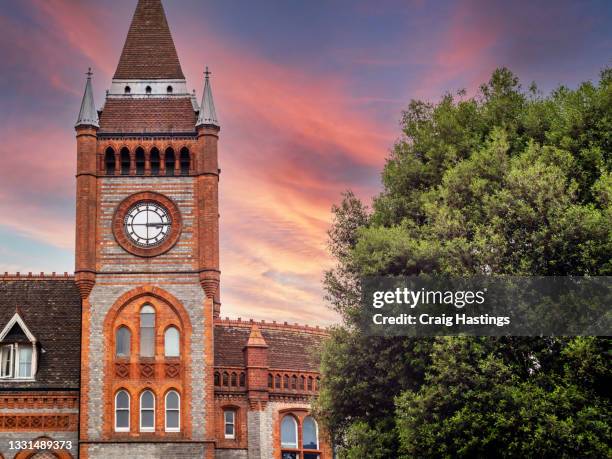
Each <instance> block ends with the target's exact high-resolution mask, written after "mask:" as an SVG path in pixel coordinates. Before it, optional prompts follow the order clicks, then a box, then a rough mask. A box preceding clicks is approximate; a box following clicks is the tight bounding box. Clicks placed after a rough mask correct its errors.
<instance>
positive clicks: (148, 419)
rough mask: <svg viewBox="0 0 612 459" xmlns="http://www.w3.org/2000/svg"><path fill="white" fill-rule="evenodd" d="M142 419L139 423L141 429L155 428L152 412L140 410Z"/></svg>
mask: <svg viewBox="0 0 612 459" xmlns="http://www.w3.org/2000/svg"><path fill="white" fill-rule="evenodd" d="M141 415H142V419H141V422H140V425H141V427H143V428H151V429H152V428H153V427H154V426H155V420H154V418H153V410H142V413H141Z"/></svg>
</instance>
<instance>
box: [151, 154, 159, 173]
mask: <svg viewBox="0 0 612 459" xmlns="http://www.w3.org/2000/svg"><path fill="white" fill-rule="evenodd" d="M159 165H160V160H159V150H158V149H157V148H152V149H151V175H159Z"/></svg>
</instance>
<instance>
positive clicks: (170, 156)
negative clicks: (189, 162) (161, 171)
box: [166, 148, 176, 175]
mask: <svg viewBox="0 0 612 459" xmlns="http://www.w3.org/2000/svg"><path fill="white" fill-rule="evenodd" d="M175 160H176V158H175V157H174V150H173V149H172V148H168V149H167V150H166V175H174V163H175Z"/></svg>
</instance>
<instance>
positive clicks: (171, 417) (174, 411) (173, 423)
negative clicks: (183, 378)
mask: <svg viewBox="0 0 612 459" xmlns="http://www.w3.org/2000/svg"><path fill="white" fill-rule="evenodd" d="M180 430H181V397H180V396H179V394H178V392H176V391H175V390H171V391H170V392H168V393H167V394H166V432H179V431H180Z"/></svg>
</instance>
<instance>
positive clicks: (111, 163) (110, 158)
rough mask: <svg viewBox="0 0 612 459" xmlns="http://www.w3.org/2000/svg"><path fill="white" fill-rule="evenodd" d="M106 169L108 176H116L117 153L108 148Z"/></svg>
mask: <svg viewBox="0 0 612 459" xmlns="http://www.w3.org/2000/svg"><path fill="white" fill-rule="evenodd" d="M104 169H105V170H106V175H115V151H114V150H113V149H112V148H111V147H108V148H107V149H106V153H105V154H104Z"/></svg>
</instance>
